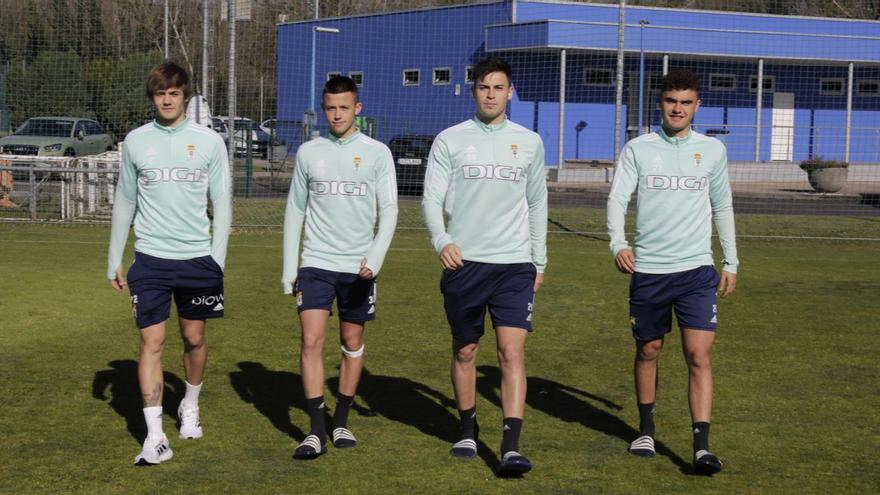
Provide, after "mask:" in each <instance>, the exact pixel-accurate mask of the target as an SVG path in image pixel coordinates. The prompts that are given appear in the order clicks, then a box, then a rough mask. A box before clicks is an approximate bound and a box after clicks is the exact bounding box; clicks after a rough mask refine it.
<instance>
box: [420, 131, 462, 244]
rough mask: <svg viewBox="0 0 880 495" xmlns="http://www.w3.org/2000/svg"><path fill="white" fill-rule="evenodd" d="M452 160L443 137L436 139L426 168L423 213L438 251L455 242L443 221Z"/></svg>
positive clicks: (432, 241)
mask: <svg viewBox="0 0 880 495" xmlns="http://www.w3.org/2000/svg"><path fill="white" fill-rule="evenodd" d="M451 162H452V160H451V157H450V156H449V147H448V145H447V144H446V142H444V140H443V138H438V139H436V140H435V141H434V144H433V145H432V146H431V153H430V154H429V155H428V167H427V170H425V186H424V193H423V197H422V214H423V216H424V217H425V225H426V226H427V227H428V232H429V233H430V234H431V244H432V245H433V246H434V250H435V251H437V252H438V253H439V252H440V251H442V250H443V247H444V246H446V245H447V244H451V243H453V242H455V241H454V240H453V239H452V236H451V235H449V233H447V232H446V224H445V223H444V221H443V203H444V202H445V200H446V193H447V191H448V190H449V182H450V180H451V174H452V163H451Z"/></svg>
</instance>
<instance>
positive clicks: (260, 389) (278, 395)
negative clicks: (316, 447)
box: [229, 361, 326, 442]
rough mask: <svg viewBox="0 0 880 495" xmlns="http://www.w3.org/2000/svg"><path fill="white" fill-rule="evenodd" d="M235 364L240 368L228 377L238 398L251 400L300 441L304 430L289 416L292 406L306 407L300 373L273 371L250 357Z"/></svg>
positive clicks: (282, 429) (270, 419)
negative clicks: (250, 359)
mask: <svg viewBox="0 0 880 495" xmlns="http://www.w3.org/2000/svg"><path fill="white" fill-rule="evenodd" d="M238 368H239V370H240V371H233V372H231V373H229V381H230V383H231V384H232V388H233V389H235V391H236V392H237V393H238V396H239V397H241V400H243V401H245V402H247V403H249V404H253V405H254V407H255V408H256V409H257V411H259V412H260V414H262V415H263V416H265V417H266V419H268V420H269V422H270V423H272V426H274V427H275V428H277V429H278V431H280V432H282V433H286V434H287V435H289V436H290V437H291V438H294V439H295V440H296V441H298V442H300V441H302V440H303V439H304V438H305V437H306V436H305V433H303V431H302V430H301V429H300V428H298V427H297V426H295V425H294V424H293V422H292V421H291V420H290V408H291V407H296V408H298V409H301V410H303V411H304V412H305V411H306V400H305V392H304V391H303V386H302V380H301V379H300V376H299V375H296V374H294V373H291V372H289V371H272V370H269V369H266V366H265V365H263V363H255V362H253V361H242V362H239V363H238ZM306 417H308V413H307V412H306ZM325 419H326V418H325Z"/></svg>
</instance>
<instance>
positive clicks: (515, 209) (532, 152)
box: [422, 57, 547, 475]
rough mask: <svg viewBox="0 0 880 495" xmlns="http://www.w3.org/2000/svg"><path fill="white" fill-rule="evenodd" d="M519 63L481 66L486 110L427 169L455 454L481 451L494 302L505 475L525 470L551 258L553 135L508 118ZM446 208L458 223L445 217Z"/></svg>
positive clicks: (436, 148)
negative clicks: (482, 385)
mask: <svg viewBox="0 0 880 495" xmlns="http://www.w3.org/2000/svg"><path fill="white" fill-rule="evenodd" d="M510 76H511V69H510V65H508V64H507V62H505V61H504V60H501V59H499V58H494V57H493V58H489V59H486V60H484V61H482V62H480V63H479V64H477V65H476V66H475V67H474V85H473V89H472V91H473V97H474V100H475V101H476V116H475V117H474V118H472V119H470V120H467V121H464V122H462V123H460V124H458V125H455V126H453V127H450V128H448V129H446V130H444V131H443V132H441V133H440V134H439V135H438V136H437V138H436V139H435V140H434V144H433V146H432V147H431V153H430V156H429V158H428V169H427V172H426V174H425V193H424V199H423V201H422V210H423V213H424V216H425V223H426V224H427V226H428V229H429V230H430V233H431V242H432V244H433V245H434V249H435V250H436V251H437V254H438V255H439V257H440V264H441V265H443V274H442V277H441V280H440V288H441V291H442V293H443V300H444V307H445V309H446V318H447V320H448V321H449V325H450V326H451V328H452V354H453V359H452V385H453V388H454V389H455V400H456V403H457V406H458V409H459V416H460V418H461V423H460V430H461V431H460V433H461V436H460V438H461V439H460V440H459V441H458V442H456V443H455V444H454V445H453V446H452V451H451V453H452V455H453V456H455V457H465V458H473V457H475V456H476V455H477V440H478V434H479V428H478V426H477V420H476V367H475V364H476V355H477V349H478V348H479V341H480V337H482V335H483V319H484V318H485V315H486V309H487V308H488V310H489V314H490V316H491V318H492V325H493V326H494V327H495V332H496V336H497V342H498V359H499V363H500V365H501V399H502V410H503V413H504V424H503V431H504V433H503V439H502V442H501V455H502V458H501V465H500V467H499V474H500V475H516V474H523V473H525V472H527V471H529V470H530V469H531V468H532V464H531V462H530V461H529V460H528V459H527V458H526V457H525V456H523V455H521V454H520V453H519V436H520V431H521V428H522V422H523V409H524V405H525V397H526V372H525V363H524V351H525V341H526V335H527V334H528V332H530V331H531V330H532V309H533V304H534V294H535V291H536V290H538V288H539V287H540V286H541V283H542V282H543V280H544V267H545V265H546V264H547V248H546V237H547V184H546V178H545V170H544V145H543V143H542V142H541V138H540V137H539V136H538V135H537V134H535V133H534V132H532V131H530V130H528V129H526V128H524V127H522V126H520V125H518V124H515V123H513V122H511V121H509V120H508V119H507V116H506V114H505V111H506V109H507V102H508V101H509V100H510V99H511V98H512V96H513V87H512V85H511V78H510ZM444 211H445V213H446V215H447V217H448V224H447V223H444Z"/></svg>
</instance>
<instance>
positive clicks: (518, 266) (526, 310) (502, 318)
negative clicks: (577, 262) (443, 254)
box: [440, 261, 537, 343]
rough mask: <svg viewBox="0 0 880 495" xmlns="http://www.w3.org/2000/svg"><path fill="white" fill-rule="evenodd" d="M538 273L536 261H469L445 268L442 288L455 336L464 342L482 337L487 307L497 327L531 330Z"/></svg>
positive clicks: (441, 282)
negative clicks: (457, 266)
mask: <svg viewBox="0 0 880 495" xmlns="http://www.w3.org/2000/svg"><path fill="white" fill-rule="evenodd" d="M536 276H537V270H536V269H535V265H533V264H532V263H512V264H497V263H478V262H475V261H465V262H464V266H462V267H461V268H459V269H457V270H443V275H442V276H441V277H440V292H442V293H443V307H444V308H445V309H446V319H447V320H448V321H449V326H450V327H452V337H453V338H454V339H455V340H456V341H457V342H462V343H465V342H476V341H478V340H480V337H482V336H483V332H484V320H485V319H486V308H487V307H488V308H489V316H490V317H491V318H492V326H493V327H495V328H498V327H515V328H523V329H525V330H528V331H529V332H531V331H532V309H533V307H534V304H535V277H536Z"/></svg>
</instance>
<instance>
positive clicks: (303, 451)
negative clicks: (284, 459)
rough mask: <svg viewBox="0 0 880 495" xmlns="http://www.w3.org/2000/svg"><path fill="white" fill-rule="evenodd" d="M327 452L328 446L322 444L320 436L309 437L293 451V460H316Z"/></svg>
mask: <svg viewBox="0 0 880 495" xmlns="http://www.w3.org/2000/svg"><path fill="white" fill-rule="evenodd" d="M325 452H327V444H326V443H324V444H322V443H321V439H320V438H318V435H309V436H307V437H306V438H305V439H304V440H303V441H302V443H301V444H299V446H297V448H296V450H294V451H293V458H294V459H314V458H316V457H318V456H319V455H321V454H323V453H325Z"/></svg>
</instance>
